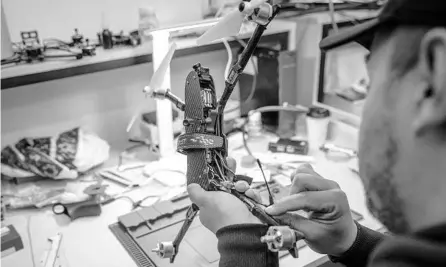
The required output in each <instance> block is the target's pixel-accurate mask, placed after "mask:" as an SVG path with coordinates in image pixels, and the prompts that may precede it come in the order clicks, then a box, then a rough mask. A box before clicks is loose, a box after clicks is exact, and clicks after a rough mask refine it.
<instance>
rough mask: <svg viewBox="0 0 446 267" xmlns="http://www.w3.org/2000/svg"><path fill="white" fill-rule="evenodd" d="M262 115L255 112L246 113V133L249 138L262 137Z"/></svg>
mask: <svg viewBox="0 0 446 267" xmlns="http://www.w3.org/2000/svg"><path fill="white" fill-rule="evenodd" d="M262 128H263V127H262V114H261V113H260V112H257V111H250V112H249V113H248V123H247V125H246V131H247V132H248V136H249V137H255V136H260V135H262Z"/></svg>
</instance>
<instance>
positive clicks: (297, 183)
mask: <svg viewBox="0 0 446 267" xmlns="http://www.w3.org/2000/svg"><path fill="white" fill-rule="evenodd" d="M335 188H338V186H337V184H336V183H335V182H333V181H331V180H327V179H324V178H321V177H320V176H315V175H313V174H308V173H298V174H296V175H295V176H294V179H293V183H292V185H291V189H290V195H294V194H297V193H300V192H304V191H323V190H330V189H335Z"/></svg>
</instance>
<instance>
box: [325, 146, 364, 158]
mask: <svg viewBox="0 0 446 267" xmlns="http://www.w3.org/2000/svg"><path fill="white" fill-rule="evenodd" d="M320 150H321V151H323V152H325V153H342V154H345V155H346V156H348V157H351V158H354V157H357V156H358V152H357V151H356V150H353V149H350V148H345V147H340V146H337V145H334V144H329V143H325V144H323V145H322V146H321V147H320Z"/></svg>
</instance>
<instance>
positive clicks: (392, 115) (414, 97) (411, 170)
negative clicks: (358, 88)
mask: <svg viewBox="0 0 446 267" xmlns="http://www.w3.org/2000/svg"><path fill="white" fill-rule="evenodd" d="M392 1H394V0H389V2H390V3H389V5H390V4H391V2H392ZM443 1H444V0H438V1H434V0H429V1H426V2H425V1H423V2H424V4H425V5H429V3H432V2H438V3H439V2H443ZM404 2H413V0H408V1H401V0H398V4H399V5H403V4H404ZM419 2H421V1H419ZM427 2H429V3H427ZM444 2H446V1H444ZM440 5H443V7H444V3H443V4H440ZM399 12H400V11H399ZM424 12H425V10H424ZM396 13H397V15H398V16H399V18H401V17H403V15H404V14H402V13H401V12H400V13H398V12H396ZM444 13H445V10H444V9H443V14H444ZM444 15H446V14H444ZM444 15H443V16H444ZM443 23H444V22H443ZM438 24H439V26H436V25H435V23H426V25H424V24H422V23H420V22H419V21H418V22H417V23H413V24H409V23H398V20H397V19H396V20H390V19H389V20H388V21H385V22H379V23H377V24H376V25H374V26H373V28H371V29H372V30H373V37H374V38H373V42H372V43H371V46H370V47H369V49H370V57H369V61H368V63H367V68H368V71H369V77H370V80H371V84H370V90H369V92H368V96H367V100H366V104H365V106H364V110H363V116H362V123H361V129H360V153H359V162H360V172H361V178H362V179H363V181H364V184H365V188H366V191H367V195H368V204H369V208H370V210H371V211H372V212H373V213H374V214H375V215H376V216H377V217H378V218H379V219H380V220H381V222H382V223H384V224H385V225H386V226H387V227H388V228H389V230H391V231H393V232H397V233H404V232H408V231H412V230H417V229H420V228H423V227H427V226H429V225H431V224H435V223H440V222H445V221H446V214H445V213H444V205H445V204H444V203H446V28H445V27H444V24H443V25H440V22H439V23H438ZM371 29H369V30H368V31H369V32H370V31H371ZM321 46H323V45H321ZM332 47H333V45H332Z"/></svg>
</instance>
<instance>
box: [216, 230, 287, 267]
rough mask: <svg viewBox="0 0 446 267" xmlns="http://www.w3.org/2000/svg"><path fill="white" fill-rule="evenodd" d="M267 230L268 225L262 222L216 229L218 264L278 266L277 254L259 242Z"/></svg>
mask: <svg viewBox="0 0 446 267" xmlns="http://www.w3.org/2000/svg"><path fill="white" fill-rule="evenodd" d="M267 230H268V226H266V225H263V224H238V225H231V226H227V227H223V228H221V229H220V230H218V231H217V234H216V235H217V238H218V251H219V252H220V264H219V266H220V267H238V266H240V267H251V266H252V267H267V266H268V267H278V266H279V257H278V254H277V253H274V252H270V251H269V250H268V247H267V246H266V244H263V243H261V242H260V237H262V236H263V235H265V234H266V232H267Z"/></svg>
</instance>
